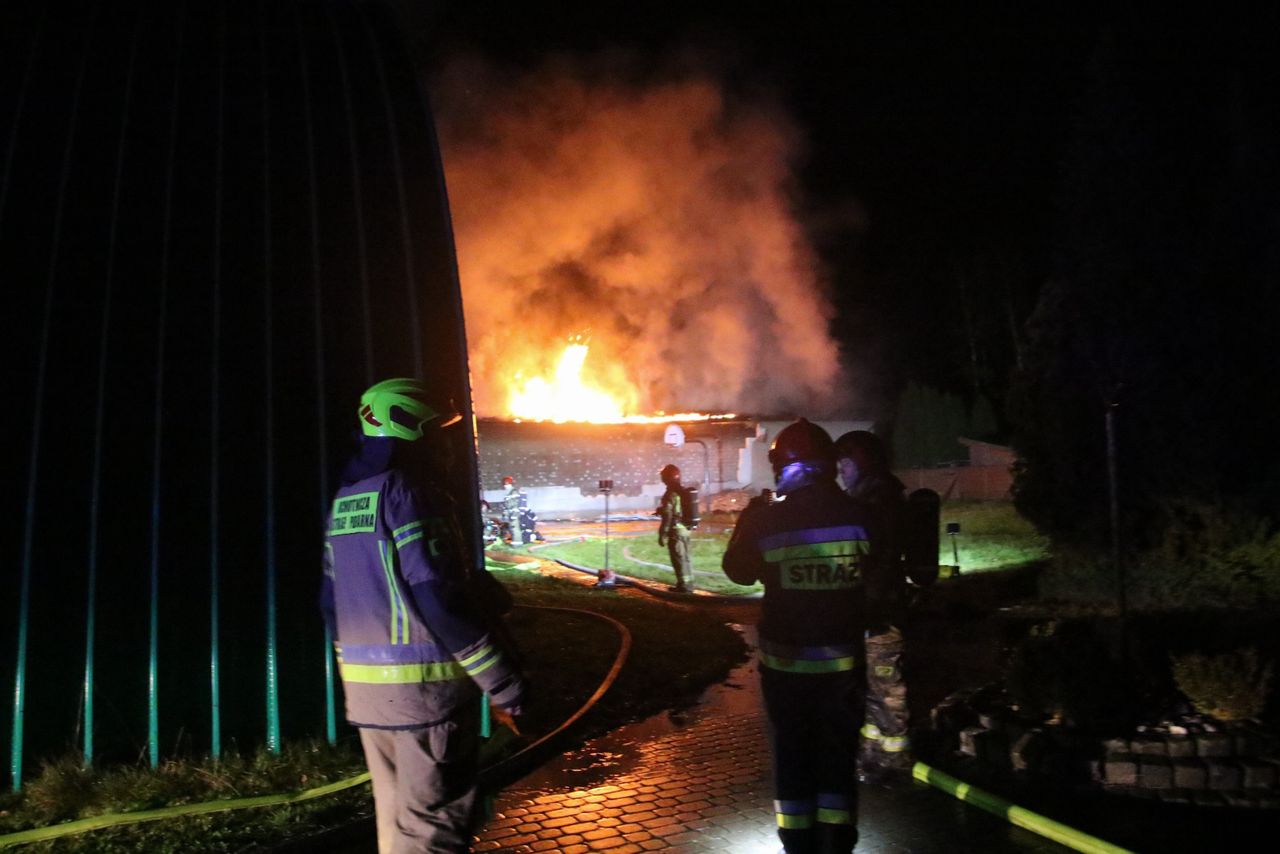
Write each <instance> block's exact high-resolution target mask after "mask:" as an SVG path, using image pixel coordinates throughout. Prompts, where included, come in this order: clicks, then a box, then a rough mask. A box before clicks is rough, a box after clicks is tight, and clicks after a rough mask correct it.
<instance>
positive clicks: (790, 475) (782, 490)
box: [776, 462, 830, 495]
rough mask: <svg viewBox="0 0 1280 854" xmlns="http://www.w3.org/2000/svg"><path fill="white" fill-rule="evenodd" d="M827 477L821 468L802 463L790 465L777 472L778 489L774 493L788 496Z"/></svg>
mask: <svg viewBox="0 0 1280 854" xmlns="http://www.w3.org/2000/svg"><path fill="white" fill-rule="evenodd" d="M828 477H830V473H829V472H827V471H826V470H825V469H824V468H823V467H822V466H814V465H810V464H809V463H804V462H798V463H791V464H789V465H787V466H786V467H785V468H783V469H782V471H780V472H778V488H777V490H776V491H777V493H778V495H788V494H790V493H792V492H795V491H796V490H798V489H803V488H804V487H806V486H812V485H813V484H815V483H818V482H820V481H822V480H823V479H825V478H828Z"/></svg>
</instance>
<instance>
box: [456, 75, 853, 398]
mask: <svg viewBox="0 0 1280 854" xmlns="http://www.w3.org/2000/svg"><path fill="white" fill-rule="evenodd" d="M614 70H615V71H616V70H617V69H616V67H615V68H614ZM598 72H599V66H598V65H597V66H594V67H593V68H590V69H588V68H587V67H586V66H585V65H579V66H571V65H569V64H567V63H565V62H556V63H550V64H548V65H547V66H546V67H544V68H542V69H540V70H538V71H535V72H526V73H523V74H521V75H511V74H503V73H499V72H497V71H496V70H495V69H493V68H492V67H490V66H486V65H484V64H483V63H480V62H478V61H476V60H474V59H473V60H464V61H458V62H455V63H453V64H451V65H450V66H449V67H447V68H446V70H445V71H444V72H443V73H442V75H441V76H440V77H439V79H437V80H436V81H434V85H433V86H432V89H433V94H434V96H435V98H436V104H437V118H438V121H439V125H440V134H441V145H442V150H443V156H444V164H445V172H446V176H447V181H448V188H449V196H450V204H451V206H452V211H453V217H454V227H455V232H456V238H457V244H458V256H459V258H458V260H459V269H460V274H461V279H462V287H463V295H464V300H465V304H466V315H467V332H468V337H469V341H470V347H471V368H472V375H473V382H474V384H475V396H476V406H477V410H478V412H479V413H480V414H482V415H505V414H507V409H506V402H507V395H508V393H509V391H510V383H511V380H512V378H513V377H514V376H516V375H517V373H520V374H522V375H524V376H530V375H538V374H545V373H549V372H550V370H551V369H552V367H553V366H554V363H555V360H556V359H557V358H558V356H559V354H560V351H561V350H562V348H563V346H564V344H565V343H566V341H567V340H568V338H569V337H570V336H573V335H577V334H584V335H586V336H588V337H589V340H590V344H591V352H590V356H589V358H588V360H587V366H586V371H585V373H586V375H587V376H588V378H589V379H593V380H596V381H599V382H601V383H603V384H605V385H606V386H607V387H609V388H610V389H611V390H612V389H613V388H614V387H615V386H616V385H617V384H618V383H624V384H625V385H626V386H627V387H629V388H632V389H634V396H632V397H630V398H629V399H628V400H627V401H626V403H627V407H628V410H629V411H631V412H640V413H645V412H653V411H655V410H664V411H668V412H672V411H688V410H701V411H735V412H744V413H779V412H786V411H797V412H809V413H814V414H820V413H822V412H831V411H834V410H836V409H838V408H840V405H841V403H842V398H843V397H844V395H843V394H842V387H843V383H841V382H840V377H839V355H838V352H837V347H836V345H835V343H834V341H833V340H832V338H831V336H830V334H829V321H830V318H831V315H832V308H831V304H830V302H829V300H828V299H827V296H826V294H825V291H824V288H823V283H822V280H821V276H820V273H819V266H818V262H817V258H816V256H815V253H814V252H813V250H812V248H811V246H810V245H809V243H808V242H807V240H806V236H805V234H804V232H803V230H802V228H801V227H800V225H799V223H798V221H797V219H796V216H795V211H794V204H793V201H794V199H795V181H794V176H793V174H792V171H791V169H792V166H793V164H794V161H795V158H796V155H797V154H798V152H799V149H800V144H801V139H800V137H799V134H798V133H797V130H796V128H795V127H794V126H793V125H792V123H791V122H790V121H788V119H787V117H786V116H785V114H784V113H783V112H782V110H781V109H780V108H779V107H778V106H777V105H776V103H773V102H772V101H770V100H769V99H767V98H756V99H753V100H751V101H747V100H745V99H742V98H734V99H730V98H729V97H728V96H726V94H725V91H724V87H723V86H722V85H721V83H720V81H719V80H718V79H717V77H716V76H715V75H713V74H707V73H693V72H689V71H688V70H685V71H682V72H680V73H677V74H672V75H668V76H667V77H665V78H664V79H661V80H656V81H655V80H647V81H640V80H638V79H637V78H636V77H635V76H634V75H631V76H629V77H628V76H627V75H620V74H609V75H607V76H603V75H600V74H599V73H598Z"/></svg>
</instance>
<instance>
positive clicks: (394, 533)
mask: <svg viewBox="0 0 1280 854" xmlns="http://www.w3.org/2000/svg"><path fill="white" fill-rule="evenodd" d="M423 524H424V523H423V521H422V520H421V519H418V520H417V521H416V522H410V523H409V524H408V525H401V526H400V527H399V528H396V529H395V530H394V531H392V532H391V536H393V537H398V536H400V535H401V534H403V533H404V532H405V531H408V530H411V529H413V528H421V527H422V526H423Z"/></svg>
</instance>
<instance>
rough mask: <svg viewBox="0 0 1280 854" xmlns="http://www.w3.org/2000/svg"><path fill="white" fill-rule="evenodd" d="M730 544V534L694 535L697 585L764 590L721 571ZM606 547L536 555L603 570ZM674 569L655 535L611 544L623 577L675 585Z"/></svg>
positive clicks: (595, 542) (578, 546)
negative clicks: (744, 584) (737, 581)
mask: <svg viewBox="0 0 1280 854" xmlns="http://www.w3.org/2000/svg"><path fill="white" fill-rule="evenodd" d="M728 544H729V533H728V532H723V533H720V532H711V531H694V532H693V537H692V539H691V541H690V543H689V555H690V558H691V559H692V560H693V572H694V576H693V580H694V586H696V587H697V588H698V589H700V590H709V591H711V592H713V593H724V594H729V595H742V594H747V593H753V592H756V591H759V590H763V589H764V588H763V587H762V586H761V585H759V584H753V585H751V586H750V587H743V586H742V585H739V584H734V583H733V582H732V581H730V580H729V579H728V578H726V577H725V575H724V573H723V572H721V570H720V558H721V557H723V556H724V550H725V546H727V545H728ZM604 546H605V544H604V540H603V538H590V539H587V540H583V541H577V542H571V543H563V544H559V545H554V546H547V547H545V548H540V549H538V550H537V552H535V554H536V555H537V556H538V557H540V558H548V559H556V558H559V559H561V560H566V561H568V562H570V563H576V564H578V565H580V566H586V567H589V568H592V569H600V568H601V567H603V566H604V565H605V559H604ZM628 556H629V557H628ZM632 558H634V560H633V559H632ZM640 561H644V563H641V562H640ZM652 563H660V564H663V566H662V567H656V566H648V565H647V564H652ZM670 566H671V558H670V556H669V555H668V554H667V547H666V546H660V545H658V538H657V536H656V535H654V534H645V535H643V536H639V537H636V536H630V537H615V538H612V539H610V541H609V568H610V569H612V570H613V571H614V572H617V573H619V574H621V575H628V576H631V577H633V578H639V579H642V580H645V581H653V582H658V583H661V584H674V583H675V573H674V572H673V571H672V570H671V569H670V568H669V567H670Z"/></svg>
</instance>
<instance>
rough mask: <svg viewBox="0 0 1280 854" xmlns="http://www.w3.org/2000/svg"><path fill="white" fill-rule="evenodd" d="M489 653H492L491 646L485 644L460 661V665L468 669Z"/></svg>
mask: <svg viewBox="0 0 1280 854" xmlns="http://www.w3.org/2000/svg"><path fill="white" fill-rule="evenodd" d="M491 652H493V644H490V643H487V644H485V645H484V646H482V647H480V649H479V650H477V651H476V652H474V653H472V654H471V655H468V656H467V657H466V658H464V659H462V661H461V662H460V663H461V664H462V666H463V667H470V666H471V665H473V664H475V663H476V662H477V661H479V660H480V659H482V658H484V657H485V656H486V655H488V654H489V653H491Z"/></svg>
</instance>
